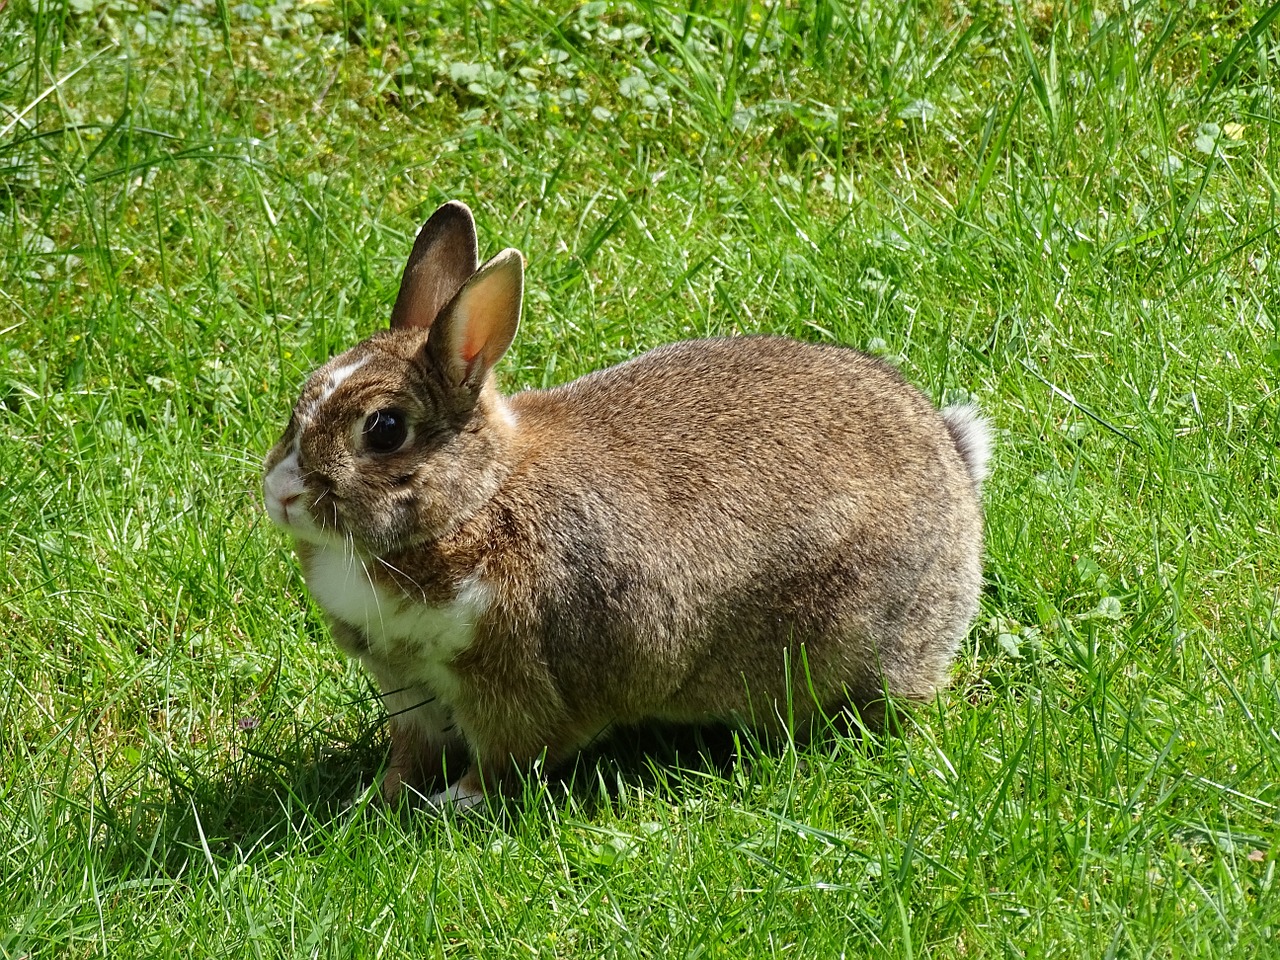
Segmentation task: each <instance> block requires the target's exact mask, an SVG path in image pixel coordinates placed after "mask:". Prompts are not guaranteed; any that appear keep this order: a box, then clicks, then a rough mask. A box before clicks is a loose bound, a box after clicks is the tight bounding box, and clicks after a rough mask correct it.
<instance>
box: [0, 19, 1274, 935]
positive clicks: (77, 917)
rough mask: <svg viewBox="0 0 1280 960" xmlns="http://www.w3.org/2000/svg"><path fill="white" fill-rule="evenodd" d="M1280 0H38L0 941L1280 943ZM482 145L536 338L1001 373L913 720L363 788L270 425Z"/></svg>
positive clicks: (3, 270)
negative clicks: (271, 490)
mask: <svg viewBox="0 0 1280 960" xmlns="http://www.w3.org/2000/svg"><path fill="white" fill-rule="evenodd" d="M1278 11H1280V6H1277V5H1272V6H1269V7H1268V6H1264V5H1263V4H1261V3H1256V2H1253V0H1242V2H1240V3H1238V4H1233V5H1230V7H1229V8H1228V7H1226V6H1225V5H1224V6H1223V7H1222V9H1219V8H1218V7H1217V6H1216V5H1213V4H1196V5H1190V4H1186V5H1184V4H1181V3H1177V2H1172V0H1140V2H1137V3H1126V4H1112V3H1089V2H1075V0H1064V2H1060V3H1034V4H1027V3H1022V2H1014V3H1012V4H1008V3H988V2H986V0H980V2H975V3H972V4H969V5H964V4H958V3H947V2H942V0H900V2H894V3H882V2H879V0H858V2H852V3H845V2H837V0H800V2H797V3H792V4H764V3H756V2H747V0H732V2H725V3H719V4H708V3H697V4H692V5H690V6H689V7H687V8H685V7H675V6H669V5H665V4H660V3H657V2H640V0H636V2H633V3H629V4H628V3H617V4H614V3H608V4H605V3H586V4H578V5H575V4H571V3H561V2H558V0H557V2H552V3H547V4H545V5H544V4H535V3H530V2H512V3H504V4H490V3H475V2H467V3H463V2H446V3H440V4H419V3H409V4H405V5H395V4H390V3H385V2H380V0H356V2H351V3H347V2H342V0H338V2H328V0H317V2H295V0H282V2H280V3H277V4H274V5H269V6H268V5H265V4H262V5H254V4H241V5H239V6H231V5H229V4H225V3H222V2H213V0H193V2H188V3H167V2H155V3H151V4H135V3H131V2H126V0H107V2H102V3H92V2H89V0H72V2H69V3H54V2H47V0H10V3H9V5H8V7H7V9H2V10H0V331H2V332H3V344H2V345H0V356H2V357H3V359H2V360H0V476H2V477H3V478H4V483H3V485H0V543H3V545H4V546H3V558H4V559H3V562H2V563H0V889H3V890H4V891H5V894H6V895H5V897H4V898H3V902H2V903H0V956H10V957H37V956H41V957H43V956H59V957H64V956H65V957H78V956H96V955H110V956H112V957H133V956H139V957H143V956H145V957H157V956H170V955H179V954H181V955H183V956H189V957H197V956H199V957H203V956H210V957H214V956H216V957H225V956H228V955H234V956H239V955H246V956H259V955H261V956H325V957H328V956H335V957H339V956H340V957H348V956H351V957H363V956H386V957H399V956H406V957H407V956H414V957H419V956H451V957H452V956H458V957H462V956H516V957H523V956H547V957H552V956H554V957H601V956H604V957H613V956H626V957H631V956H640V957H652V956H661V957H744V956H752V957H754V956H761V957H763V956H771V957H772V956H797V957H836V956H850V957H856V956H883V957H956V956H969V957H974V956H1000V957H1005V956H1028V957H1072V958H1078V957H1088V958H1093V957H1098V958H1102V957H1108V958H1110V957H1216V956H1262V955H1265V950H1266V949H1267V947H1266V945H1267V944H1270V943H1274V942H1275V941H1276V939H1277V936H1278V935H1280V878H1277V876H1276V862H1277V855H1278V854H1280V826H1278V824H1280V816H1278V813H1280V734H1277V730H1278V729H1280V685H1278V680H1277V665H1276V662H1275V661H1276V658H1277V655H1278V654H1280V623H1278V621H1277V604H1278V602H1280V594H1278V590H1277V584H1278V583H1280V538H1278V537H1277V526H1278V523H1277V520H1278V517H1277V513H1278V509H1277V502H1278V501H1280V472H1278V468H1277V451H1278V449H1280V410H1278V409H1277V404H1278V401H1277V393H1276V384H1277V382H1278V381H1280V314H1278V313H1277V306H1276V304H1277V302H1280V299H1278V298H1277V284H1276V280H1277V273H1278V271H1280V256H1278V254H1280V249H1278V245H1277V238H1276V224H1277V209H1276V202H1277V179H1278V178H1280V163H1278V162H1277V161H1278V152H1280V140H1278V139H1277V137H1276V130H1277V127H1276V117H1275V110H1276V94H1275V84H1276V81H1277V72H1276V66H1275V64H1276V55H1277V48H1278V46H1280V33H1278V32H1277V30H1278V29H1280V28H1278V27H1277V24H1276V20H1277V15H1278ZM448 197H458V198H461V199H464V200H466V201H467V202H468V203H469V204H471V205H472V207H473V208H474V209H475V211H476V215H477V220H478V225H479V228H480V230H481V246H482V249H483V250H484V251H487V252H493V251H494V250H496V249H498V248H500V247H501V246H504V245H507V244H512V245H516V246H519V247H521V248H522V249H523V250H524V251H525V252H526V253H527V255H528V257H529V268H528V269H529V275H528V280H527V290H528V295H527V296H528V298H527V302H526V310H525V317H524V324H523V327H522V330H521V336H520V338H519V339H518V341H517V344H516V346H515V348H514V349H513V351H512V353H511V354H510V355H509V357H508V358H507V360H506V361H505V363H504V366H503V370H502V376H503V378H504V382H505V384H506V385H507V386H508V387H510V388H512V389H516V388H520V387H526V386H539V385H543V384H548V383H557V382H562V381H565V380H567V379H570V378H572V377H574V376H577V375H579V374H581V373H584V372H586V371H588V370H592V369H596V368H598V367H601V366H604V365H607V364H609V363H612V362H615V361H617V360H620V359H622V358H624V357H629V356H632V355H634V354H636V353H637V352H639V351H641V350H643V349H645V348H648V347H651V346H654V345H656V344H659V343H663V342H666V341H668V340H671V339H675V338H678V337H683V336H693V335H701V334H709V333H731V332H747V331H770V332H780V333H789V334H793V335H796V336H800V337H804V338H807V339H814V340H837V341H840V342H844V343H849V344H852V345H855V346H860V347H863V348H866V349H871V350H873V351H876V352H881V353H884V354H887V355H889V356H891V357H893V358H894V359H895V360H896V361H897V362H899V363H900V364H901V366H902V367H903V369H904V371H905V372H906V373H907V375H908V376H909V377H910V378H911V379H912V380H913V381H914V382H916V383H918V384H919V385H921V386H922V387H923V388H924V389H925V390H927V391H929V392H930V393H931V394H932V395H933V396H934V397H935V398H937V399H938V400H939V401H943V400H948V399H954V398H956V397H960V396H967V395H970V394H972V395H974V396H976V397H977V398H978V399H979V401H980V402H981V403H982V405H983V406H984V408H985V409H986V410H987V411H988V412H990V413H991V415H992V416H993V417H994V418H995V420H996V422H997V424H998V426H999V434H1000V436H999V443H1000V446H999V451H998V458H997V463H996V471H995V474H994V476H993V478H992V480H991V482H990V484H989V486H988V491H987V502H988V514H989V532H988V558H989V560H988V580H989V589H988V591H987V593H986V595H985V597H984V601H983V615H982V617H981V619H980V622H979V623H978V624H977V625H976V626H975V629H974V631H973V634H972V637H971V641H970V643H969V645H968V646H967V647H966V649H965V651H964V653H963V655H962V657H961V658H960V661H959V663H958V664H957V668H956V675H955V682H954V685H953V687H952V689H951V690H950V691H948V693H947V694H946V695H945V696H943V697H942V698H941V699H940V700H939V701H938V703H937V704H936V705H934V706H933V707H932V708H930V709H928V710H923V711H920V712H918V713H917V714H916V715H915V716H914V717H913V718H912V719H911V721H910V723H909V730H908V732H907V734H906V735H905V736H904V737H902V738H900V739H895V740H891V741H888V742H885V743H884V744H882V745H881V746H880V747H879V748H878V749H875V750H871V751H866V750H863V749H860V748H859V747H858V746H857V745H856V744H855V743H852V742H850V741H848V740H843V739H841V738H839V737H836V738H833V739H831V740H829V741H826V742H824V743H822V744H819V745H816V746H812V747H808V748H805V749H802V750H798V751H797V750H795V749H790V748H786V747H768V748H764V749H753V748H751V747H750V746H749V745H743V744H736V745H729V746H727V747H726V746H724V745H721V749H720V750H719V751H716V750H712V749H710V748H707V749H701V748H700V747H699V741H698V740H696V739H693V740H692V741H690V740H689V738H683V739H681V738H677V740H676V741H675V742H668V741H663V740H661V739H656V740H655V742H654V743H651V744H650V747H651V749H641V748H637V747H635V746H633V745H630V744H628V743H626V742H622V743H615V744H613V745H607V746H604V747H602V748H601V749H599V750H598V751H596V752H595V753H593V754H592V755H591V756H590V757H587V758H584V760H583V761H582V762H581V763H580V764H579V765H578V766H577V768H575V770H574V771H572V784H571V785H570V786H569V787H568V788H566V787H564V786H562V785H560V784H559V783H558V782H555V783H552V784H551V785H549V786H541V785H531V786H530V788H529V793H528V796H527V797H526V798H525V799H524V800H523V802H520V803H516V804H513V805H512V806H511V807H510V808H509V809H508V810H507V811H505V813H500V814H494V815H491V816H484V817H473V818H459V819H456V820H455V819H451V818H444V819H439V818H433V817H430V816H427V815H423V814H409V815H406V816H396V815H387V814H385V813H383V812H381V811H379V810H377V809H376V808H374V807H371V806H370V805H369V803H368V793H367V791H366V788H367V786H368V784H369V783H371V782H372V780H373V779H374V777H375V776H376V773H377V769H378V766H379V764H380V763H381V761H382V756H383V753H382V751H383V749H384V739H383V729H382V725H381V719H382V718H381V717H380V716H379V707H378V703H377V701H376V699H374V698H373V696H372V691H371V688H370V686H369V684H368V682H367V681H366V680H365V679H364V678H363V677H362V676H360V675H359V673H358V672H357V671H355V670H354V669H353V668H351V667H350V666H349V665H347V664H346V663H345V662H344V661H343V659H342V658H341V657H340V656H339V655H338V653H337V652H336V651H335V650H334V649H333V647H332V646H331V644H330V642H329V640H328V638H327V635H326V631H325V628H324V626H323V624H322V622H321V620H320V619H319V617H318V614H317V612H316V611H315V609H314V608H313V607H312V606H311V605H310V602H309V601H308V599H307V598H306V596H305V592H304V590H303V587H302V583H301V579H300V576H299V574H298V571H297V567H296V565H295V563H294V561H293V560H292V559H291V556H290V554H289V552H288V549H287V544H286V543H285V542H284V541H283V540H282V538H281V537H280V535H278V534H277V533H276V532H275V531H273V530H272V529H270V528H269V525H267V524H266V523H265V522H264V521H265V518H264V515H263V512H262V510H261V508H260V506H259V495H258V466H257V464H258V462H259V458H260V456H261V455H262V453H264V452H265V450H266V449H267V448H268V446H269V445H270V444H271V442H272V441H273V440H274V439H275V436H276V434H277V432H278V431H279V430H280V429H281V427H282V425H283V422H284V420H285V418H286V413H287V411H288V409H289V407H290V405H291V404H292V402H293V399H294V392H295V390H296V389H297V387H298V385H299V384H300V383H301V381H302V379H303V378H304V376H305V375H306V373H307V371H308V370H309V369H311V368H312V367H313V366H315V365H316V364H318V363H319V362H321V361H322V360H323V359H324V358H325V357H327V356H329V355H330V354H331V353H333V352H334V351H338V350H341V349H344V348H345V347H347V346H349V345H350V344H351V343H353V342H354V341H355V339H356V338H358V337H359V336H362V335H365V334H367V333H369V332H372V331H373V330H375V329H377V328H378V327H379V326H380V325H382V324H384V323H385V322H386V317H387V314H388V311H389V307H390V302H391V300H392V298H393V296H394V292H395V285H396V284H397V282H398V279H399V271H400V268H401V266H402V264H403V258H404V257H405V255H406V253H407V250H408V248H409V245H410V243H411V239H412V237H413V235H414V231H415V229H416V226H417V224H419V223H420V222H421V221H422V220H423V219H424V217H425V215H426V214H427V213H428V212H429V211H430V210H432V209H434V207H435V205H436V204H437V203H439V202H440V201H441V200H443V199H445V198H448ZM735 758H736V759H735ZM1272 949H1273V948H1272Z"/></svg>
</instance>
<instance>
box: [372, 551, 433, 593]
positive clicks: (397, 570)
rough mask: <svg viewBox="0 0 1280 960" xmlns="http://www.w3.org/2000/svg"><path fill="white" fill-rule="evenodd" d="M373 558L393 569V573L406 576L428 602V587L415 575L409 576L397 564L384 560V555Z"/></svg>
mask: <svg viewBox="0 0 1280 960" xmlns="http://www.w3.org/2000/svg"><path fill="white" fill-rule="evenodd" d="M373 559H375V560H377V561H378V563H380V564H382V565H383V566H384V567H386V568H387V569H388V570H390V571H391V572H392V573H394V574H395V575H396V576H398V577H402V578H404V579H405V580H407V581H409V583H411V584H413V586H414V587H416V588H417V590H418V593H419V594H421V596H422V600H423V602H424V603H425V602H426V599H427V590H426V588H425V587H424V586H423V585H422V584H420V583H419V582H418V581H417V580H415V579H413V577H411V576H409V575H408V574H407V573H405V572H404V571H403V570H401V569H400V568H399V567H397V566H395V565H393V564H390V563H388V562H387V561H386V560H384V559H383V558H382V557H374V558H373Z"/></svg>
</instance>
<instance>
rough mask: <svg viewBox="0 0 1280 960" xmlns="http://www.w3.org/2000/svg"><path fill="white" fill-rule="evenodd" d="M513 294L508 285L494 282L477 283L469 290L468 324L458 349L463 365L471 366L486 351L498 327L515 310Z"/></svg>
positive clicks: (465, 325)
mask: <svg viewBox="0 0 1280 960" xmlns="http://www.w3.org/2000/svg"><path fill="white" fill-rule="evenodd" d="M511 293H512V291H511V288H510V286H509V285H508V284H504V283H492V282H490V283H481V284H478V285H477V286H476V287H475V288H474V289H472V290H470V291H468V296H467V302H466V318H465V320H466V322H465V323H464V324H463V325H462V326H463V333H462V342H461V344H460V345H459V347H458V355H459V357H461V359H462V361H463V362H464V363H466V364H470V363H471V361H473V360H474V359H475V358H476V357H478V356H480V354H481V353H483V352H484V348H485V347H486V346H487V345H488V343H489V341H490V340H492V339H493V338H494V335H495V333H496V330H497V328H498V327H500V326H501V325H502V323H503V322H504V320H505V318H506V317H509V316H510V315H511V314H512V312H513V311H514V310H515V305H514V304H513V303H512V296H511Z"/></svg>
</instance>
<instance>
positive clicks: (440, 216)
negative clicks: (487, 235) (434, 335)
mask: <svg viewBox="0 0 1280 960" xmlns="http://www.w3.org/2000/svg"><path fill="white" fill-rule="evenodd" d="M479 262H480V258H479V255H478V252H477V249H476V223H475V221H474V220H473V219H472V218H471V211H470V210H469V209H468V208H467V205H466V204H465V203H462V202H460V201H458V200H450V201H449V202H448V203H446V204H445V205H444V206H442V207H441V208H440V209H439V210H437V211H436V212H435V213H433V214H432V215H431V217H430V218H429V219H428V220H427V222H426V223H424V224H423V225H422V229H421V230H420V231H418V239H417V240H415V241H414V242H413V252H411V253H410V254H409V262H408V263H406V264H405V267H404V276H403V277H402V278H401V280H400V293H399V294H397V295H396V305H395V306H394V307H393V308H392V309H391V329H393V330H399V329H402V328H406V327H421V328H427V327H430V326H431V324H433V323H435V322H436V317H437V316H439V314H440V311H441V310H443V309H444V307H445V304H447V303H448V302H449V301H450V300H452V299H453V297H454V294H456V293H457V292H458V290H459V289H460V288H461V287H462V285H463V284H464V283H466V282H467V280H469V279H470V278H471V275H472V274H474V273H475V272H476V265H477V264H478V263H479Z"/></svg>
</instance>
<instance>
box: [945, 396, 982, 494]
mask: <svg viewBox="0 0 1280 960" xmlns="http://www.w3.org/2000/svg"><path fill="white" fill-rule="evenodd" d="M942 419H943V420H945V421H946V424H947V430H948V431H950V433H951V439H952V440H954V441H955V444H956V449H957V450H959V451H960V458H961V459H962V460H964V465H965V466H966V467H968V468H969V476H970V477H972V478H973V482H974V484H975V485H978V486H980V485H981V484H982V481H983V480H985V479H987V477H989V476H991V450H992V447H993V446H994V444H995V441H994V439H993V438H992V436H991V432H992V431H991V421H990V420H988V419H987V418H986V417H984V416H983V415H982V411H981V410H979V409H978V408H977V407H976V406H974V405H973V404H968V403H965V404H959V405H957V406H954V407H946V408H945V409H944V410H943V411H942Z"/></svg>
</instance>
